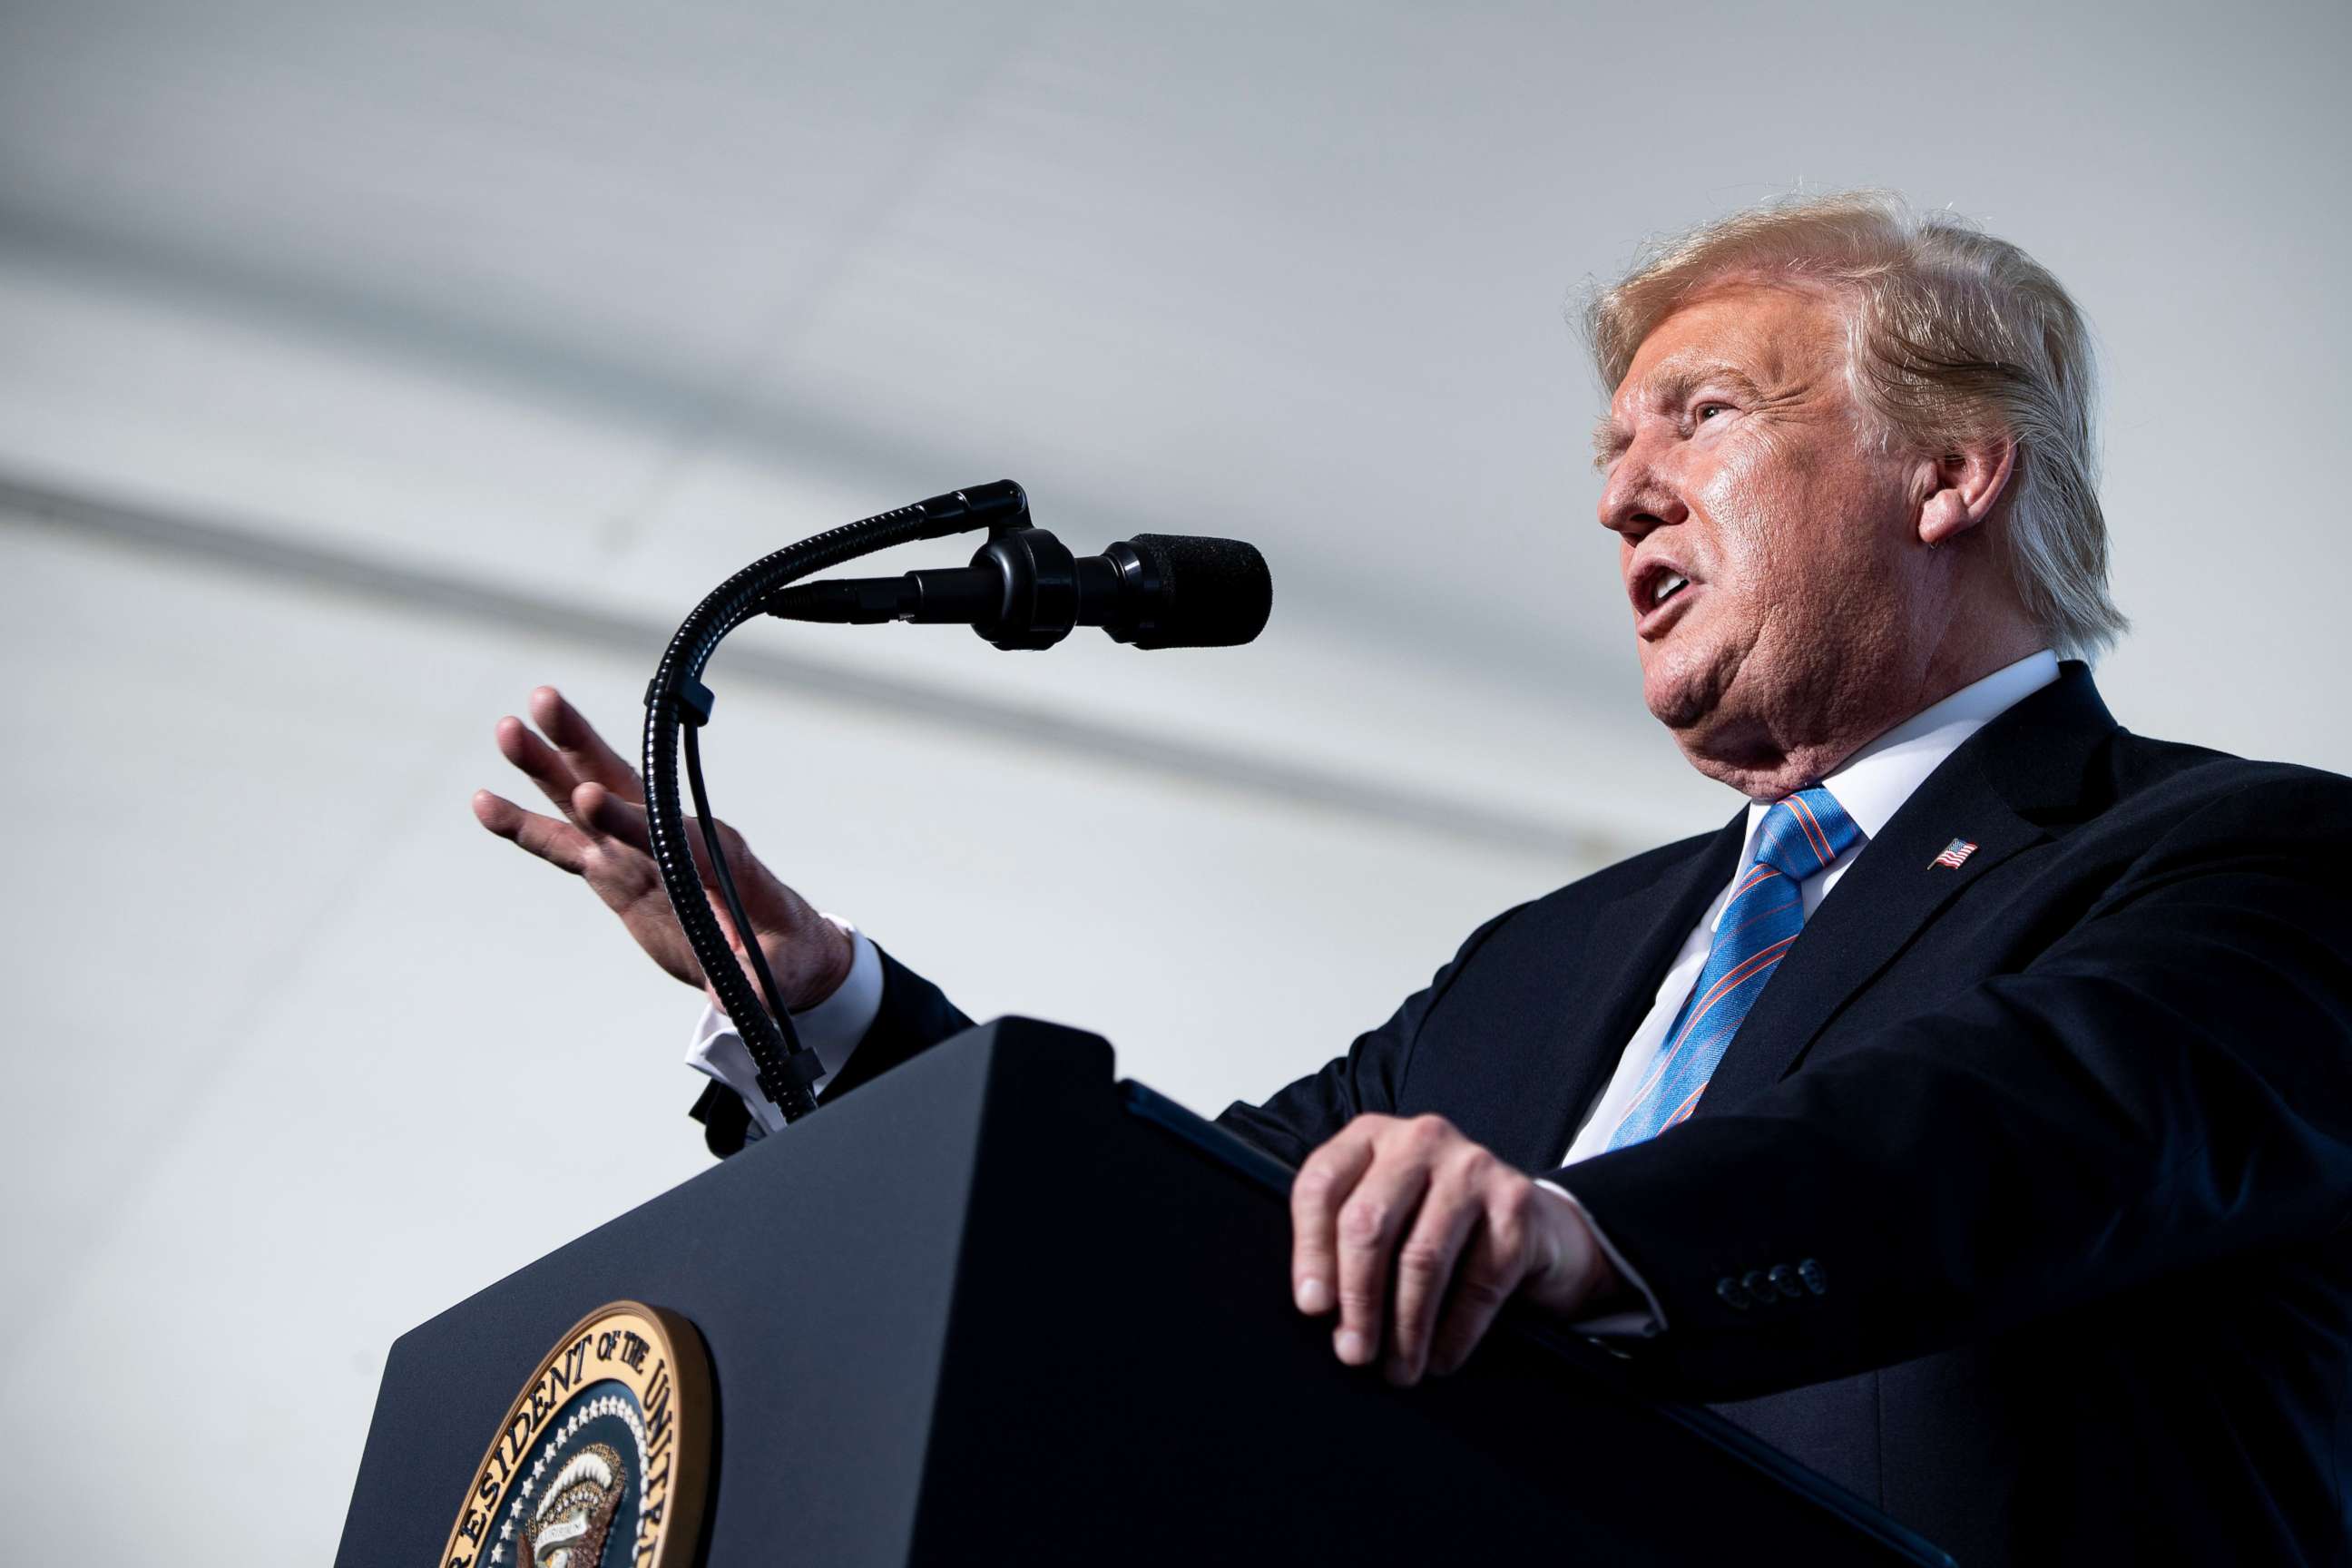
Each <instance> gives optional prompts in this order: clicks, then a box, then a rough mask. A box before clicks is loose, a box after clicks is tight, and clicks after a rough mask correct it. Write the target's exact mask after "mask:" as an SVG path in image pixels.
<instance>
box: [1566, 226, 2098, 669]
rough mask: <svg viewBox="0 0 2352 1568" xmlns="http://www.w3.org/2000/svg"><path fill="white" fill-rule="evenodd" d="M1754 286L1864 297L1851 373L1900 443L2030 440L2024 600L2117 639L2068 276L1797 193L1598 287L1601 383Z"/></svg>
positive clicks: (2082, 647)
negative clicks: (1662, 326)
mask: <svg viewBox="0 0 2352 1568" xmlns="http://www.w3.org/2000/svg"><path fill="white" fill-rule="evenodd" d="M1743 279H1789V280H1792V281H1801V282H1811V283H1813V284H1817V285H1823V286H1826V287H1828V288H1830V289H1832V290H1833V291H1834V292H1835V293H1836V294H1838V295H1839V296H1841V297H1842V298H1843V299H1845V300H1848V301H1849V302H1850V309H1849V310H1848V312H1847V317H1846V349H1847V352H1846V367H1847V375H1848V377H1849V380H1850V382H1851V384H1852V386H1853V395H1854V399H1855V401H1856V402H1857V403H1859V404H1860V405H1862V407H1863V408H1864V411H1865V412H1866V413H1867V414H1868V415H1869V416H1871V418H1872V420H1873V422H1874V425H1875V426H1876V429H1875V430H1874V433H1873V434H1874V438H1875V439H1877V440H1878V441H1880V442H1881V443H1883V444H1884V446H1885V449H1887V450H1890V451H1892V450H1913V451H1920V452H1940V451H1942V450H1943V449H1945V448H1947V447H1949V446H1950V445H1952V444H1954V443H1958V442H1962V441H1969V440H1977V439H1982V438H1985V437H1995V436H2006V437H2009V438H2010V439H2011V440H2012V441H2013V442H2014V443H2015V445H2016V468H2015V470H2014V473H2013V475H2012V477H2011V481H2010V493H2009V498H2008V500H2007V505H2006V515H2005V516H2000V515H1997V516H1996V518H1995V528H1994V533H1995V543H1996V547H1997V549H1998V550H1999V552H2000V560H2001V562H2002V564H2003V567H2004V569H2005V570H2006V572H2007V573H2008V574H2009V578H2010V581H2011V584H2012V585H2013V587H2014V588H2015V590H2016V592H2017V595H2018V598H2019V600H2020V602H2021V603H2022V604H2023V605H2024V606H2025V609H2026V611H2027V613H2028V614H2029V615H2031V616H2032V617H2033V619H2034V621H2035V622H2036V624H2038V625H2039V626H2041V627H2042V630H2043V631H2044V632H2045V633H2046V634H2047V635H2048V636H2049V637H2050V639H2051V643H2052V646H2053V647H2055V648H2056V649H2057V650H2058V652H2059V653H2060V654H2061V655H2062V656H2067V657H2081V658H2091V657H2095V655H2097V654H2098V653H2100V652H2101V651H2103V650H2104V649H2105V648H2106V647H2108V646H2109V645H2110V644H2112V643H2113V642H2114V641H2115V639H2116V637H2117V636H2119V635H2120V634H2121V633H2122V632H2123V630H2124V629H2125V626H2126V624H2127V623H2126V621H2125V619H2124V617H2123V615H2122V613H2121V612H2120V611H2118V610H2117V609H2116V606H2115V604H2114V602H2113V601H2112V600H2111V599H2109V597H2108V596H2107V526H2106V519H2105V515H2104V514H2103V513H2102V512H2101V511H2100V510H2099V491H2098V457H2097V450H2096V438H2097V432H2096V425H2097V418H2098V388H2097V372H2096V367H2095V364H2094V363H2093V356H2092V349H2091V335H2090V329H2089V326H2088V324H2087V323H2086V322H2085V321H2084V318H2083V313H2082V311H2081V310H2078V309H2077V308H2076V307H2075V304H2074V300H2072V299H2070V298H2069V297H2068V296H2067V293H2066V290H2065V289H2063V288H2062V287H2061V286H2060V285H2059V282H2058V279H2055V278H2053V277H2052V276H2051V275H2050V273H2049V271H2048V270H2047V269H2046V268H2043V267H2042V265H2041V263H2039V262H2037V261H2035V260H2034V259H2033V258H2032V257H2030V256H2028V255H2026V254H2025V252H2024V251H2022V250H2021V249H2019V248H2018V247H2016V246H2014V245H2011V243H2009V242H2008V241H2007V240H2004V239H1996V238H1994V237H1992V236H1991V235H1989V234H1987V233H1985V232H1984V231H1983V230H1982V229H1980V228H1979V227H1977V226H1975V225H1973V224H1971V223H1969V222H1968V221H1967V220H1965V219H1963V218H1960V217H1958V216H1955V215H1953V214H1951V213H1948V212H1929V213H1920V212H1915V211H1913V210H1912V208H1911V207H1910V205H1908V204H1907V203H1906V202H1905V201H1904V199H1903V198H1902V197H1901V196H1899V195H1893V194H1891V193H1888V192H1884V191H1843V192H1838V193H1834V194H1831V195H1799V196H1790V197H1784V198H1781V199H1780V200H1776V201H1771V202H1768V203H1765V204H1763V205H1759V206H1755V207H1750V208H1748V209H1747V210H1745V211H1741V212H1737V213H1734V214H1732V215H1731V216H1727V217H1723V218H1718V219H1717V220H1716V221H1715V222H1713V223H1708V224H1703V225H1701V226H1698V227H1696V228H1694V229H1690V230H1688V231H1686V232H1685V233H1682V234H1679V235H1675V236H1674V237H1671V238H1668V239H1664V240H1661V241H1654V242H1652V243H1651V244H1649V245H1647V246H1645V247H1643V252H1642V254H1641V256H1640V257H1639V258H1638V259H1637V260H1636V261H1635V263H1634V265H1633V268H1632V269H1631V270H1630V271H1628V272H1627V273H1626V274H1625V276H1624V277H1623V278H1622V279H1619V280H1618V281H1617V282H1615V283H1613V284H1611V285H1609V286H1607V287H1605V288H1599V289H1594V290H1593V291H1592V293H1591V296H1590V298H1589V299H1588V300H1586V301H1585V305H1584V311H1583V316H1584V322H1583V324H1584V331H1585V337H1586V341H1587V342H1589V343H1590V344H1591V349H1592V357H1593V363H1594V364H1595V365H1596V366H1597V367H1598V368H1599V370H1600V372H1601V384H1602V385H1603V387H1604V388H1607V389H1612V390H1613V389H1614V388H1615V387H1616V385H1617V384H1618V383H1620V382H1622V380H1624V378H1625V372H1626V369H1627V367H1628V366H1630V365H1631V364H1632V363H1633V354H1634V352H1635V350H1637V349H1638V348H1640V346H1641V343H1642V340H1643V338H1645V337H1647V336H1649V334H1650V333H1651V331H1653V330H1654V329H1655V328H1656V327H1657V325H1658V323H1660V322H1661V321H1664V320H1665V319H1666V318H1667V317H1668V316H1669V315H1672V314H1673V313H1674V312H1675V310H1678V309H1680V308H1681V307H1682V306H1684V305H1685V304H1687V303H1689V302H1691V301H1692V300H1696V299H1697V298H1699V297H1700V296H1702V295H1704V294H1706V293H1708V292H1710V291H1711V290H1713V289H1717V288H1720V287H1722V286H1723V285H1725V284H1727V283H1730V282H1735V281H1739V280H1743Z"/></svg>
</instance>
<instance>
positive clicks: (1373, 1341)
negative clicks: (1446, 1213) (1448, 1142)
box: [1331, 1123, 1430, 1366]
mask: <svg viewBox="0 0 2352 1568" xmlns="http://www.w3.org/2000/svg"><path fill="white" fill-rule="evenodd" d="M1406 1125H1408V1126H1410V1125H1412V1124H1411V1123H1407V1124H1406ZM1429 1177H1430V1168H1429V1164H1428V1163H1427V1162H1426V1161H1425V1160H1421V1159H1416V1158H1413V1157H1412V1154H1410V1153H1408V1152H1405V1151H1403V1150H1401V1149H1393V1148H1391V1149H1384V1150H1382V1151H1381V1157H1379V1158H1376V1159H1375V1160H1374V1161H1373V1162H1372V1167H1371V1169H1370V1170H1369V1171H1367V1172H1365V1173H1364V1177H1363V1180H1361V1181H1360V1182H1358V1183H1357V1184H1356V1190H1355V1191H1354V1192H1352V1193H1350V1194H1348V1201H1347V1202H1345V1203H1343V1204H1341V1205H1339V1226H1338V1227H1337V1230H1338V1236H1339V1328H1338V1330H1337V1331H1334V1332H1333V1334H1332V1337H1331V1348H1332V1349H1333V1350H1334V1351H1336V1352H1338V1353H1339V1359H1340V1360H1341V1361H1343V1362H1346V1363H1348V1364H1349V1366H1364V1365H1368V1364H1370V1363H1371V1361H1372V1360H1373V1359H1374V1358H1375V1357H1377V1356H1378V1355H1379V1354H1380V1350H1381V1316H1382V1314H1383V1313H1384V1312H1385V1311H1386V1310H1387V1307H1388V1294H1389V1271H1390V1268H1391V1258H1393V1257H1394V1255H1395V1251H1396V1245H1397V1240H1398V1238H1399V1237H1402V1235H1403V1234H1404V1233H1405V1231H1406V1230H1407V1229H1408V1228H1409V1227H1410V1226H1412V1220H1413V1216H1414V1215H1415V1213H1416V1212H1417V1211H1418V1210H1419V1208H1420V1207H1421V1200H1422V1196H1423V1194H1424V1193H1426V1192H1427V1191H1428V1190H1429Z"/></svg>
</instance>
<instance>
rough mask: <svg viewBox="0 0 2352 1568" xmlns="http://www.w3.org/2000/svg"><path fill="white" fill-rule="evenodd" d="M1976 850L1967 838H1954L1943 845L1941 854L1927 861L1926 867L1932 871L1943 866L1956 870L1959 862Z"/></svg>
mask: <svg viewBox="0 0 2352 1568" xmlns="http://www.w3.org/2000/svg"><path fill="white" fill-rule="evenodd" d="M1976 852H1977V847H1976V846H1975V845H1973V844H1971V843H1969V841H1968V840H1967V839H1965V838H1955V839H1953V840H1952V841H1951V842H1950V843H1949V844H1947V845H1945V846H1944V852H1943V853H1942V854H1941V855H1938V856H1937V857H1936V858H1934V859H1933V860H1930V861H1928V862H1927V868H1928V869H1929V870H1931V871H1932V870H1934V869H1935V868H1937V867H1938V866H1943V867H1946V868H1949V869H1951V870H1954V871H1957V870H1958V869H1959V868H1960V862H1961V861H1963V860H1965V859H1967V858H1969V856H1971V855H1973V854H1975V853H1976Z"/></svg>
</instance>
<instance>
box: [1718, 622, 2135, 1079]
mask: <svg viewBox="0 0 2352 1568" xmlns="http://www.w3.org/2000/svg"><path fill="white" fill-rule="evenodd" d="M2114 729H2115V721H2114V720H2113V719H2112V718H2110V717H2109V716H2108V714H2107V710H2106V709H2105V706H2104V705H2103V704H2102V703H2101V702H2100V701H2099V698H2098V694H2097V692H2096V690H2095V689H2093V688H2092V686H2091V681H2090V675H2089V672H2088V670H2087V669H2085V668H2084V666H2082V665H2080V664H2074V663H2069V664H2067V665H2064V666H2063V667H2062V670H2061V674H2060V677H2059V679H2058V681H2057V682H2056V683H2055V684H2053V685H2052V686H2049V687H2046V688H2044V689H2042V690H2041V691H2039V692H2036V693H2035V694H2034V695H2033V696H2032V697H2029V698H2027V699H2026V700H2024V701H2022V702H2021V703H2019V704H2018V705H2017V706H2016V707H2014V708H2012V709H2011V710H2009V711H2008V712H2007V713H2004V714H2002V715H2001V716H2000V718H1999V719H1996V720H1995V721H1993V722H1992V723H1990V724H1988V725H1986V726H1985V728H1984V729H1982V730H1980V731H1978V732H1977V733H1976V734H1975V735H1973V736H1971V737H1970V738H1969V742H1968V743H1967V744H1965V745H1963V746H1961V747H1960V748H1959V750H1958V751H1956V752H1953V753H1952V754H1951V755H1950V756H1949V757H1948V758H1946V759H1945V761H1944V764H1943V765H1942V766H1941V767H1939V768H1937V770H1936V771H1935V772H1934V773H1931V774H1929V775H1928V777H1927V782H1926V783H1924V784H1921V785H1920V786H1919V788H1918V790H1917V791H1916V793H1915V794H1914V795H1912V796H1911V798H1910V799H1909V800H1907V801H1906V802H1905V803H1904V804H1903V806H1902V809H1900V810H1899V811H1897V812H1896V813H1895V817H1894V820H1892V821H1891V822H1889V823H1888V824H1887V825H1886V828H1885V831H1884V832H1883V833H1881V834H1880V835H1879V836H1878V837H1876V838H1874V839H1872V840H1871V841H1870V843H1869V845H1868V846H1867V847H1865V849H1864V853H1863V854H1862V856H1861V857H1860V858H1857V859H1856V860H1855V861H1854V863H1853V866H1852V867H1850V868H1848V869H1847V871H1846V873H1845V875H1844V876H1843V877H1842V878H1840V879H1839V880H1838V884H1837V886H1836V887H1835V888H1834V889H1832V890H1831V893H1830V895H1829V897H1827V898H1825V899H1823V900H1822V904H1821V907H1820V908H1819V909H1818V910H1815V911H1814V912H1813V915H1812V917H1811V919H1810V920H1808V921H1806V922H1805V929H1804V934H1803V935H1801V937H1799V938H1798V939H1797V943H1796V945H1795V946H1793V947H1791V948H1790V950H1789V955H1788V957H1787V958H1786V959H1784V960H1782V962H1781V963H1780V968H1779V969H1778V970H1777V971H1775V972H1774V973H1773V975H1772V978H1771V980H1770V981H1769V983H1768V984H1766V985H1765V987H1764V990H1763V994H1761V995H1759V996H1758V997H1757V999H1756V1005H1755V1006H1754V1008H1753V1009H1752V1010H1750V1011H1749V1013H1748V1016H1747V1018H1746V1019H1745V1020H1743V1021H1742V1022H1741V1024H1740V1026H1739V1032H1738V1035H1736V1036H1734V1037H1733V1038H1732V1042H1731V1047H1730V1049H1729V1050H1728V1051H1727V1052H1726V1053H1725V1055H1724V1058H1723V1063H1722V1065H1721V1066H1719V1067H1718V1068H1716V1071H1715V1076H1714V1078H1713V1079H1711V1080H1710V1081H1709V1082H1708V1084H1707V1088H1706V1093H1705V1094H1704V1095H1703V1096H1702V1097H1701V1098H1700V1100H1699V1103H1698V1106H1697V1108H1696V1110H1694V1111H1693V1112H1692V1114H1693V1115H1694V1116H1695V1117H1696V1116H1706V1115H1709V1114H1719V1113H1721V1112H1723V1111H1726V1110H1737V1109H1738V1107H1740V1106H1741V1105H1743V1104H1745V1103H1746V1102H1747V1101H1748V1100H1750V1099H1752V1098H1753V1097H1754V1096H1756V1095H1758V1094H1759V1093H1761V1092H1762V1091H1764V1090H1765V1089H1769V1088H1771V1087H1772V1085H1774V1084H1775V1083H1778V1082H1779V1081H1780V1079H1782V1078H1783V1077H1785V1076H1787V1074H1788V1073H1789V1072H1790V1070H1791V1069H1793V1068H1795V1067H1796V1065H1797V1063H1798V1062H1799V1061H1800V1060H1801V1058H1803V1056H1804V1054H1805V1051H1806V1050H1807V1048H1808V1047H1811V1045H1812V1043H1813V1041H1814V1039H1815V1038H1816V1037H1819V1035H1820V1034H1821V1032H1822V1030H1823V1029H1824V1028H1826V1027H1828V1026H1829V1024H1830V1022H1831V1020H1832V1019H1833V1018H1835V1017H1836V1016H1837V1015H1838V1014H1839V1013H1840V1012H1841V1011H1843V1008H1844V1007H1845V1005H1846V1004H1847V1003H1848V1002H1849V1001H1851V1000H1852V999H1853V996H1854V995H1855V994H1857V993H1859V992H1861V991H1862V990H1863V989H1864V987H1866V986H1867V985H1869V984H1870V983H1871V982H1872V981H1873V980H1874V978H1876V976H1877V975H1878V973H1879V972H1880V971H1882V970H1884V969H1885V967H1886V966H1887V964H1889V963H1892V962H1893V961H1894V960H1895V957H1896V955H1898V954H1899V953H1901V952H1903V950H1904V949H1905V948H1906V947H1907V946H1909V945H1910V944H1911V942H1913V941H1914V940H1916V938H1917V936H1918V935H1919V933H1920V932H1921V931H1924V930H1926V929H1927V926H1928V925H1929V924H1931V923H1932V922H1933V921H1935V919H1936V917H1937V915H1939V914H1940V913H1942V912H1943V910H1946V909H1947V908H1948V907H1949V906H1950V905H1951V904H1952V902H1953V901H1954V900H1957V899H1958V898H1959V897H1961V896H1962V895H1963V894H1964V893H1966V892H1967V891H1968V889H1969V888H1970V887H1971V886H1972V885H1974V884H1975V882H1976V881H1977V880H1978V879H1980V878H1981V877H1983V876H1984V875H1985V874H1986V873H1987V872H1989V871H1990V870H1991V869H1992V868H1994V867H1996V866H1998V865H2000V863H2001V862H2002V861H2004V860H2007V859H2008V858H2011V856H2013V855H2016V854H2017V853H2019V852H2020V851H2021V850H2023V849H2025V848H2027V847H2029V846H2031V845H2033V844H2035V843H2038V842H2040V841H2041V840H2042V839H2043V838H2045V837H2048V834H2047V833H2046V832H2045V831H2044V830H2043V828H2042V826H2039V825H2038V824H2037V822H2036V821H2035V820H2034V818H2035V816H2038V815H2039V814H2041V813H2042V812H2045V811H2047V810H2050V809H2052V808H2053V807H2062V806H2066V805H2072V804H2074V802H2075V801H2077V800H2078V799H2079V797H2080V795H2081V794H2082V790H2083V784H2084V766H2085V763H2086V762H2087V760H2088V758H2089V755H2090V753H2091V752H2092V750H2093V749H2094V748H2095V746H2097V745H2098V744H2099V743H2101V742H2104V741H2105V738H2106V736H2107V735H2108V734H2110V733H2112V732H2113V731H2114ZM1956 837H1957V838H1960V839H1965V840H1968V841H1969V842H1972V843H1973V844H1974V845H1975V846H1976V847H1975V849H1974V850H1973V851H1972V852H1970V853H1969V855H1968V856H1967V858H1965V859H1964V860H1962V862H1961V863H1960V865H1958V867H1950V866H1942V865H1937V864H1936V858H1937V855H1938V854H1940V853H1941V852H1942V850H1943V849H1944V847H1946V846H1947V845H1948V844H1949V843H1950V842H1951V841H1952V840H1953V839H1954V838H1956Z"/></svg>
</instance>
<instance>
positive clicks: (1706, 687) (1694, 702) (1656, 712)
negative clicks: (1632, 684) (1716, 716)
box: [1642, 661, 1722, 737]
mask: <svg viewBox="0 0 2352 1568" xmlns="http://www.w3.org/2000/svg"><path fill="white" fill-rule="evenodd" d="M1721 695H1722V693H1721V692H1720V691H1719V690H1717V687H1716V683H1715V682H1714V681H1712V680H1710V679H1706V675H1705V673H1704V672H1699V671H1694V670H1692V669H1691V668H1688V666H1687V665H1685V664H1683V663H1682V662H1680V661H1677V662H1676V664H1675V667H1674V668H1651V669H1645V670H1643V672H1642V700H1643V702H1644V703H1645V704H1647V705H1648V707H1649V710H1650V717H1651V718H1653V719H1655V720H1656V721H1658V722H1659V723H1661V724H1664V726H1665V727H1666V728H1667V729H1669V730H1672V731H1674V732H1675V735H1676V736H1677V737H1680V736H1681V735H1683V734H1685V732H1688V731H1696V730H1699V729H1702V728H1704V727H1705V726H1706V721H1707V719H1708V716H1709V715H1711V714H1712V713H1713V712H1714V711H1715V708H1716V702H1717V699H1718V698H1719V697H1721Z"/></svg>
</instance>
